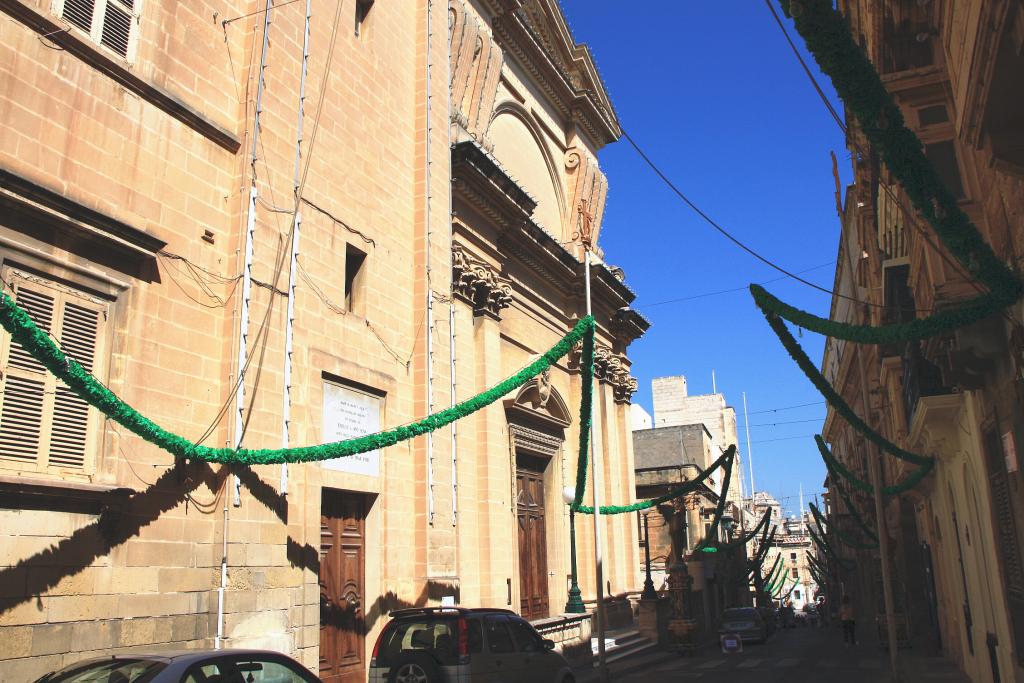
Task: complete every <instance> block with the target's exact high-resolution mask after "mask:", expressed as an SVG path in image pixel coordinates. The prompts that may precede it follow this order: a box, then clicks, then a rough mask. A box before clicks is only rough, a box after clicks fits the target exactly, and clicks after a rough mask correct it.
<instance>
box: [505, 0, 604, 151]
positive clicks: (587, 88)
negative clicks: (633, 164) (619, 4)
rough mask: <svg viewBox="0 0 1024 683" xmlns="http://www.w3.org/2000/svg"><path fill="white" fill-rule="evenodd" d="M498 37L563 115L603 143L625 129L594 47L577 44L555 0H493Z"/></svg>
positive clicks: (506, 49) (508, 53)
mask: <svg viewBox="0 0 1024 683" xmlns="http://www.w3.org/2000/svg"><path fill="white" fill-rule="evenodd" d="M492 4H494V5H497V10H498V12H497V14H495V16H494V17H493V19H492V25H493V28H494V36H495V38H496V39H497V40H498V43H499V45H501V47H502V49H503V50H504V51H505V54H506V55H510V54H511V55H512V56H513V57H514V58H515V59H516V61H517V62H518V63H519V64H520V65H522V67H523V69H525V70H526V72H527V73H528V74H529V75H530V76H531V77H532V78H533V80H534V81H535V83H536V85H537V86H538V87H539V88H540V89H541V90H542V91H543V92H544V94H545V95H547V97H548V99H549V101H550V102H551V104H553V105H554V106H555V108H556V109H557V110H558V112H559V114H561V115H562V116H563V117H565V118H566V119H569V120H571V121H573V122H575V123H576V124H578V125H580V126H581V127H582V128H583V129H584V130H586V131H587V133H588V134H589V135H590V136H591V137H592V138H593V139H594V140H596V141H597V142H598V143H599V144H602V145H604V144H607V143H609V142H614V141H615V140H617V139H618V138H619V136H620V135H621V134H622V129H621V127H620V126H619V121H618V117H617V116H616V115H615V112H614V110H613V109H612V106H611V100H610V99H609V98H608V94H607V92H606V90H605V87H604V83H603V82H602V81H601V77H600V75H599V74H598V73H597V68H596V66H595V64H594V60H593V58H592V57H591V55H590V51H589V50H588V49H587V47H586V46H585V45H577V44H576V43H575V42H574V41H573V39H572V36H571V34H570V33H569V30H568V26H567V25H566V24H565V19H564V17H562V14H561V10H560V8H559V7H558V5H557V3H555V2H552V0H495V1H494V2H493V3H492Z"/></svg>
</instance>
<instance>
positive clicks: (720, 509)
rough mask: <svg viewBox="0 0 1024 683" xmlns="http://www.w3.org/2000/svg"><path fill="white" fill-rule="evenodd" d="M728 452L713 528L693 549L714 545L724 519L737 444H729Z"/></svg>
mask: <svg viewBox="0 0 1024 683" xmlns="http://www.w3.org/2000/svg"><path fill="white" fill-rule="evenodd" d="M726 453H728V454H729V463H728V465H726V466H725V478H724V479H723V480H722V492H721V493H719V494H718V505H716V506H715V517H714V519H712V520H711V528H709V529H708V532H707V534H705V535H704V538H702V539H701V540H700V543H698V544H697V545H696V547H695V548H694V549H693V550H694V552H700V551H702V550H704V549H705V548H712V547H714V546H713V545H711V544H712V543H714V542H715V539H716V538H717V537H718V527H719V525H720V523H721V521H722V515H723V514H725V503H726V500H725V499H726V496H728V495H729V482H730V481H731V480H732V465H733V462H734V459H733V456H734V455H735V454H736V445H735V444H733V445H731V446H729V450H728V451H726ZM723 455H724V454H723ZM709 552H710V551H709Z"/></svg>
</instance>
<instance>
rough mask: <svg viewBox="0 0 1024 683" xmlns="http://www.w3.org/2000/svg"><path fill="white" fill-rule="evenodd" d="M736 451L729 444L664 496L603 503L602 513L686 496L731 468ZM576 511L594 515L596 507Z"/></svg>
mask: <svg viewBox="0 0 1024 683" xmlns="http://www.w3.org/2000/svg"><path fill="white" fill-rule="evenodd" d="M735 452H736V445H735V444H733V445H731V446H729V448H727V449H726V450H725V452H724V453H722V455H721V457H719V458H718V460H715V461H714V462H713V463H711V465H710V466H709V467H708V468H707V469H706V470H704V471H703V472H701V473H700V476H699V477H697V478H696V479H691V480H690V481H688V482H686V483H685V484H683V485H682V486H679V487H678V488H674V489H672V490H671V491H669V492H668V493H666V494H665V495H663V496H658V497H657V498H652V499H651V500H644V501H639V502H636V503H633V504H632V505H602V506H601V514H602V515H621V514H623V513H625V512H636V511H637V510H646V509H647V508H652V507H654V506H655V505H661V504H662V503H665V502H667V501H670V500H672V499H674V498H679V497H681V496H685V495H686V494H687V493H693V492H694V491H696V490H697V489H699V488H700V485H701V484H702V483H703V482H704V480H705V479H707V478H708V477H710V476H711V474H712V473H713V472H714V471H715V470H716V469H718V468H719V467H723V466H725V465H726V463H727V462H728V463H729V467H730V468H731V467H732V455H733V454H734V453H735ZM727 472H728V470H727ZM726 477H728V474H727V475H726ZM576 511H577V512H582V513H583V514H585V515H592V514H594V507H593V506H592V505H580V506H579V508H577V510H576Z"/></svg>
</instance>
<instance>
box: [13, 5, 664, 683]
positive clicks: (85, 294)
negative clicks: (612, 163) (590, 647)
mask: <svg viewBox="0 0 1024 683" xmlns="http://www.w3.org/2000/svg"><path fill="white" fill-rule="evenodd" d="M278 5H279V6H277V5H275V4H274V3H271V2H269V0H268V1H267V2H258V3H254V2H241V1H233V0H228V1H227V2H224V3H212V4H211V3H205V2H199V3H179V2H174V1H172V0H148V1H147V2H145V3H139V2H135V3H130V2H123V1H122V0H105V2H96V3H84V2H79V1H77V0H58V1H57V2H51V0H10V1H5V2H2V3H0V10H2V12H0V54H2V55H3V58H2V59H0V65H2V66H0V78H2V81H3V82H4V83H5V84H6V85H7V87H6V88H5V89H4V90H3V92H2V93H0V116H2V118H3V120H4V126H3V127H2V129H0V198H2V203H3V204H2V205H3V211H0V259H2V264H0V267H2V277H3V282H4V291H5V292H6V293H8V294H10V295H12V296H13V297H14V298H15V299H16V300H17V301H18V303H19V305H21V306H22V307H23V308H25V309H26V310H27V311H28V312H29V313H30V314H31V315H32V317H33V318H34V319H35V321H36V322H37V324H40V325H41V326H44V327H47V328H48V331H49V333H50V334H51V336H53V337H54V338H55V339H56V340H57V341H58V342H59V343H60V345H61V346H62V347H63V348H64V349H65V351H67V352H68V353H70V354H71V355H73V356H74V357H75V358H76V359H78V360H79V361H80V362H82V363H83V364H84V365H86V366H87V367H89V368H90V369H91V371H92V372H93V373H94V374H95V376H96V377H98V378H99V379H100V380H101V381H102V382H103V383H104V384H106V385H107V386H108V387H110V388H111V389H112V390H113V391H114V392H115V393H116V394H117V395H118V396H120V397H122V398H123V399H124V400H125V401H127V402H128V403H129V404H131V405H132V406H134V407H135V408H137V409H138V410H139V411H140V412H141V413H143V414H144V415H147V416H148V417H150V418H152V419H154V420H155V421H157V422H158V423H160V424H161V425H163V426H164V427H166V428H168V429H170V430H171V431H173V432H175V433H178V434H181V435H183V436H186V437H187V438H189V439H192V440H197V441H202V442H203V443H205V444H207V445H215V446H227V447H237V446H245V447H254V448H256V447H259V448H279V447H282V446H283V445H284V446H288V445H290V446H295V445H306V444H316V443H322V442H326V441H331V440H338V439H343V438H348V437H351V436H356V435H359V434H363V433H367V432H371V431H375V430H377V429H380V428H384V427H390V426H396V425H400V424H404V423H407V422H411V421H413V420H415V419H417V418H419V417H421V416H423V415H426V414H428V413H430V412H432V411H436V410H438V409H441V408H445V407H447V406H449V405H451V404H453V403H456V402H459V401H462V400H464V399H466V398H468V397H471V396H473V395H475V394H477V393H479V392H481V391H483V390H484V389H486V388H488V387H489V386H491V385H493V384H494V383H496V382H497V381H499V380H501V379H503V378H505V377H507V376H508V375H511V374H513V373H514V372H515V371H517V370H518V369H520V368H521V367H523V366H524V365H527V364H528V363H529V362H530V361H531V360H532V359H534V358H535V357H536V356H537V355H538V354H539V353H542V352H544V351H545V350H547V349H548V348H549V347H551V346H552V345H553V344H554V343H555V342H556V341H557V340H558V339H560V338H561V337H562V336H563V335H564V334H565V333H566V332H567V331H568V330H569V329H571V327H572V325H573V324H574V323H575V322H576V321H577V320H578V319H579V318H580V317H582V315H584V312H585V306H584V301H583V285H582V283H583V275H584V273H583V266H582V258H583V253H584V251H583V250H584V244H594V245H597V243H598V239H599V236H600V231H601V228H602V220H601V219H602V213H603V207H604V200H605V196H606V193H607V179H606V178H605V176H604V174H603V173H602V172H601V170H600V167H599V165H598V162H597V153H598V151H599V150H600V149H601V147H602V146H604V145H605V144H608V143H610V142H613V141H615V140H616V139H617V137H618V136H619V134H620V129H619V126H618V121H617V119H616V116H615V112H614V109H613V108H612V105H611V102H610V101H609V99H608V96H607V93H606V91H605V89H604V86H603V84H602V83H601V80H600V77H599V76H598V74H597V70H596V67H595V65H594V62H593V59H592V57H591V55H590V53H589V51H588V50H587V49H586V48H585V47H583V46H581V45H579V44H577V43H576V42H575V40H574V39H573V37H572V34H571V32H570V30H569V28H568V26H567V24H566V22H565V18H564V17H563V15H562V13H561V10H560V9H559V7H558V4H557V3H556V2H554V0H481V1H474V2H463V1H462V0H451V2H440V1H439V0H419V1H417V2H414V3H405V2H402V3H384V2H373V1H372V0H360V1H359V2H356V3H338V4H337V6H336V7H334V6H332V7H330V9H322V8H320V7H318V8H317V13H315V14H312V15H311V14H310V13H308V12H307V8H308V3H301V2H297V3H289V4H287V5H282V4H280V3H278ZM307 39H308V50H307V49H306V45H307V42H306V41H307ZM307 53H308V58H304V54H307ZM303 79H304V81H303ZM303 82H304V83H305V85H304V86H303ZM597 252H598V253H599V254H600V253H601V252H600V249H599V248H597ZM604 256H605V258H611V257H612V256H613V255H611V254H608V255H604ZM593 274H594V283H593V289H594V314H595V317H596V319H597V324H598V342H597V343H598V350H597V374H598V377H599V380H598V391H597V393H596V394H595V411H597V412H598V416H597V420H598V423H599V424H600V425H601V429H600V430H599V431H598V433H597V435H596V439H595V449H596V451H595V452H596V453H597V454H598V456H599V457H602V458H603V459H604V463H605V473H606V479H605V487H606V490H605V491H604V500H605V501H606V502H614V503H620V502H621V503H628V502H630V501H632V500H633V499H634V490H635V489H634V484H633V477H634V474H633V459H632V439H631V438H630V419H629V407H630V406H629V402H630V397H631V395H632V393H633V391H635V388H636V383H635V380H633V379H632V377H631V376H630V374H629V368H630V361H629V358H628V356H627V350H628V347H629V344H630V343H631V342H632V341H634V340H635V339H636V338H638V337H639V336H641V335H642V334H643V333H644V331H645V330H646V329H647V326H648V323H647V321H646V320H644V319H643V318H642V317H641V316H640V315H639V314H637V313H636V312H635V311H633V310H632V309H631V308H629V304H630V302H631V301H632V300H633V298H634V296H635V295H634V293H633V292H632V291H631V290H630V289H629V287H628V286H627V285H626V284H625V282H624V276H623V274H622V272H621V270H618V269H614V268H612V267H609V266H604V265H602V266H598V267H595V268H594V270H593ZM0 366H2V369H3V380H2V381H3V399H2V401H3V402H2V405H0V492H2V496H0V497H2V499H3V508H2V509H0V519H2V521H3V523H2V525H0V526H2V531H0V545H3V547H4V548H5V549H6V550H7V552H5V554H4V557H3V558H2V559H0V563H3V564H5V565H6V566H3V567H0V591H2V592H0V635H2V636H3V637H2V638H0V679H4V680H24V679H33V678H34V677H35V676H37V675H39V674H41V673H44V672H45V671H48V670H51V669H53V668H56V667H59V666H61V665H62V664H65V663H69V662H71V661H74V660H76V659H78V658H82V657H85V656H88V655H90V654H93V653H109V652H115V651H119V650H121V649H123V648H130V647H149V646H159V647H174V646H214V645H223V646H233V647H242V646H254V647H271V648H274V649H277V650H280V651H283V652H287V653H289V654H292V655H294V656H296V657H297V658H299V659H300V660H301V661H303V662H304V663H305V664H306V665H307V666H309V667H310V668H312V669H313V670H315V671H318V672H319V674H320V676H321V677H322V678H323V679H324V680H330V681H344V682H346V683H347V682H348V681H355V680H365V666H366V663H367V661H368V658H369V656H368V655H369V649H370V648H371V647H372V643H373V640H374V638H375V637H376V635H377V633H378V632H379V629H380V628H381V625H382V624H383V622H384V617H385V615H386V614H387V612H388V611H389V610H391V609H394V608H397V607H404V606H410V605H424V604H438V603H439V602H440V601H441V600H442V598H445V597H450V598H451V599H453V600H454V601H455V602H457V603H459V604H463V605H470V606H476V605H481V606H500V607H510V608H512V609H514V610H516V611H518V612H521V613H522V614H524V615H526V616H528V617H530V618H533V619H540V618H543V617H554V616H556V615H557V614H558V613H559V612H560V611H561V609H562V605H564V603H565V601H566V594H567V588H568V582H567V576H568V574H569V568H568V564H569V562H568V554H569V553H568V551H569V534H568V513H567V509H566V506H565V505H564V504H562V503H561V494H560V492H561V489H562V487H563V486H564V485H566V484H568V483H570V482H571V481H572V477H573V473H574V471H575V447H574V445H575V443H576V441H577V438H578V424H579V416H578V410H579V396H580V376H579V369H578V358H577V357H575V356H572V355H571V356H570V357H569V358H567V359H564V360H563V362H561V363H560V364H559V365H557V366H556V367H553V368H552V369H551V371H550V373H548V374H545V375H544V376H542V377H540V378H538V379H536V380H534V381H532V382H531V383H529V384H527V385H526V386H525V387H523V388H522V389H521V390H520V391H519V392H518V393H514V394H512V395H509V396H507V397H505V399H503V400H502V401H499V402H497V403H495V404H493V405H491V406H490V407H488V408H486V409H484V410H482V411H480V412H478V413H476V414H474V415H472V416H471V417H469V418H466V419H465V420H462V421H460V422H458V423H456V425H455V426H454V427H449V428H445V429H443V430H439V431H437V432H435V433H433V434H432V435H431V436H429V437H426V436H424V437H419V438H417V439H416V440H413V441H408V442H404V443H401V444H398V445H395V446H392V447H389V448H385V449H382V450H381V451H379V452H376V453H370V454H365V455H364V456H360V457H354V458H352V459H344V460H337V461H326V462H323V463H309V464H301V465H288V466H277V465H275V466H258V467H252V468H235V469H229V468H227V467H222V466H217V465H207V464H205V463H201V462H184V461H179V462H175V460H174V459H173V458H172V457H171V456H170V455H168V454H167V453H166V452H164V451H162V450H160V449H158V448H156V447H155V446H153V445H150V444H148V443H147V442H145V441H143V440H142V439H140V438H139V437H136V436H134V435H132V434H131V433H129V432H128V431H127V430H125V429H123V428H121V427H120V426H118V425H117V424H115V423H114V422H113V421H111V420H106V419H103V417H102V416H101V415H99V414H98V413H97V412H96V411H95V410H94V409H91V408H87V407H86V406H85V405H84V404H83V403H82V402H81V401H80V400H79V399H77V398H76V397H74V396H73V395H71V394H70V393H69V392H68V391H67V390H66V389H65V388H64V387H63V386H62V385H60V383H57V382H55V381H54V380H53V378H52V377H50V376H48V375H47V373H46V372H45V371H42V369H41V367H40V366H39V365H38V363H35V361H34V360H33V359H31V358H30V357H28V356H27V355H26V354H25V353H24V351H23V350H21V349H20V347H18V346H17V344H12V343H11V341H10V339H9V336H8V335H7V334H6V333H4V334H3V335H2V346H0ZM605 525H606V526H605V529H606V531H605V538H606V539H608V540H607V545H606V547H607V548H608V549H607V551H606V563H605V574H604V575H605V578H606V579H607V580H608V581H609V582H610V584H611V589H612V591H613V592H615V593H622V592H627V591H631V590H635V589H637V588H638V586H639V585H638V583H637V581H636V571H635V567H636V566H637V562H638V552H637V547H638V541H637V535H636V533H637V532H636V526H635V523H634V520H632V519H628V520H627V519H623V518H621V517H620V518H608V519H607V520H606V521H605ZM577 527H578V530H577V534H578V538H577V543H578V551H579V556H580V558H581V561H580V566H581V575H580V585H581V588H582V589H583V592H584V597H585V598H588V599H589V600H591V601H592V600H593V598H594V596H595V593H596V587H595V585H594V578H593V577H594V573H593V567H592V562H587V561H586V558H588V557H590V556H592V546H593V540H592V533H591V531H590V530H589V529H588V528H587V525H584V524H579V525H577ZM588 553H591V554H590V555H588Z"/></svg>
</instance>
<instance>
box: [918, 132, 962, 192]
mask: <svg viewBox="0 0 1024 683" xmlns="http://www.w3.org/2000/svg"><path fill="white" fill-rule="evenodd" d="M924 153H925V156H927V157H928V161H930V162H932V165H933V166H934V167H935V172H936V173H938V174H939V178H940V179H941V180H942V184H943V185H945V186H946V189H947V190H949V192H950V194H952V195H953V196H954V197H956V198H957V199H963V198H964V197H965V196H966V195H965V194H964V184H963V181H962V180H961V178H960V166H959V164H957V160H956V146H955V145H954V144H953V141H952V140H945V141H943V142H934V143H932V144H930V145H925V146H924Z"/></svg>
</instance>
